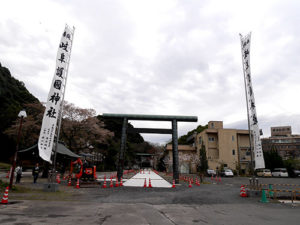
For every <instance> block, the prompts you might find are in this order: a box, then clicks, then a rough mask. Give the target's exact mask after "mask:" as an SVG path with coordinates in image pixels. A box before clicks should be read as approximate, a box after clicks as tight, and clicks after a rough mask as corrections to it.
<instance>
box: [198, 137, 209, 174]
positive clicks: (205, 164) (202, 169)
mask: <svg viewBox="0 0 300 225" xmlns="http://www.w3.org/2000/svg"><path fill="white" fill-rule="evenodd" d="M207 169H208V161H207V157H206V150H205V145H204V144H203V142H202V145H201V149H200V167H199V170H200V172H206V170H207Z"/></svg>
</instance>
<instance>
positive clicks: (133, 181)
mask: <svg viewBox="0 0 300 225" xmlns="http://www.w3.org/2000/svg"><path fill="white" fill-rule="evenodd" d="M145 178H146V183H147V187H148V185H149V178H150V179H151V185H152V187H162V188H171V187H172V185H171V184H170V183H169V182H168V181H166V180H165V179H163V178H162V177H161V176H159V175H158V174H156V173H154V172H153V171H152V170H141V172H139V173H137V174H136V175H134V176H133V177H132V178H130V179H129V180H127V181H126V182H124V186H126V187H144V183H145Z"/></svg>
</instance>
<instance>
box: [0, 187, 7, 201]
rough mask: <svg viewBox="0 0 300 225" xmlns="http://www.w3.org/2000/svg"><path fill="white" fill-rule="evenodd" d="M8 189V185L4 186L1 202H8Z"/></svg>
mask: <svg viewBox="0 0 300 225" xmlns="http://www.w3.org/2000/svg"><path fill="white" fill-rule="evenodd" d="M8 190H9V187H6V189H5V192H4V195H3V198H2V200H1V204H7V203H8Z"/></svg>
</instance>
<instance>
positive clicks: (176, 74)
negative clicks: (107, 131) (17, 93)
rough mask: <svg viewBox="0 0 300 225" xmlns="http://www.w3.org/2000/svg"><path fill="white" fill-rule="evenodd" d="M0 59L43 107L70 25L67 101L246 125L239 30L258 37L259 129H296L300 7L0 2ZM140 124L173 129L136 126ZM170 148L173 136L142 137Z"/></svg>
mask: <svg viewBox="0 0 300 225" xmlns="http://www.w3.org/2000/svg"><path fill="white" fill-rule="evenodd" d="M0 5H1V13H0V62H1V63H2V66H5V67H7V68H9V69H10V71H11V73H12V75H13V76H14V77H16V78H17V79H19V80H21V81H23V82H24V83H25V85H26V87H27V88H28V89H29V91H30V92H31V93H32V94H33V95H35V96H36V97H37V98H39V100H40V101H42V102H45V101H46V99H47V96H48V91H49V88H50V84H51V81H52V78H53V75H54V71H55V60H56V53H57V49H58V45H59V41H60V38H61V34H62V32H63V29H64V26H65V23H67V24H68V25H70V26H74V27H75V28H76V29H75V35H74V42H73V49H72V55H71V62H70V68H69V76H68V84H67V89H66V97H65V99H66V100H67V101H69V102H72V103H74V104H75V105H77V106H79V107H83V108H93V109H95V110H96V111H97V113H98V114H102V113H133V114H158V115H160V114H161V115H188V116H198V123H180V124H179V135H182V134H184V133H185V132H187V131H188V130H191V129H193V128H195V127H196V126H197V125H199V124H202V125H205V124H207V122H208V121H210V120H222V121H224V125H225V127H227V128H244V129H247V111H246V101H245V90H244V81H243V71H242V59H241V49H240V38H239V33H241V34H243V35H246V34H247V33H248V32H250V31H251V32H252V39H251V40H252V42H251V54H250V55H251V63H250V64H251V71H252V82H253V83H252V84H253V89H254V95H255V100H256V110H257V115H258V122H259V125H260V128H262V129H263V131H264V136H265V137H266V136H268V135H269V134H270V126H280V125H291V126H292V129H293V133H300V123H299V118H300V101H299V97H300V95H299V90H300V82H299V81H300V78H299V72H300V63H299V62H300V61H299V58H300V57H299V53H300V36H299V35H300V26H299V22H300V13H299V12H300V1H297V0H295V1H289V0H282V1H276V0H270V1H267V0H265V1H261V0H258V1H254V0H251V1H242V0H236V1H234V0H226V1H224V0H219V1H218V0H209V1H205V0H194V1H193V0H185V1H171V0H170V1H169V0H164V1H163V0H158V1H155V0H149V1H143V0H124V1H114V0H98V1H96V0H95V1H92V0H89V1H80V0H72V1H70V0H68V1H67V0H65V1H63V0H57V1H55V0H53V1H51V0H43V1H40V0H36V1H33V0H26V1H22V0H19V1H16V0H9V1H7V0H0ZM133 124H134V125H135V126H136V127H165V128H169V127H171V125H170V124H169V123H153V122H152V123H149V122H147V123H145V122H139V123H137V122H133ZM143 136H144V137H145V139H146V140H148V141H152V142H160V143H164V142H165V141H167V140H169V139H170V138H171V137H170V136H168V135H143Z"/></svg>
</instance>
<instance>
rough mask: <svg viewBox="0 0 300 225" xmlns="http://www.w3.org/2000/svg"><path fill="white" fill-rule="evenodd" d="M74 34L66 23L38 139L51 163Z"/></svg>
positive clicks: (41, 152)
mask: <svg viewBox="0 0 300 225" xmlns="http://www.w3.org/2000/svg"><path fill="white" fill-rule="evenodd" d="M73 34H74V30H73V29H70V28H69V26H67V25H66V27H65V30H64V32H63V34H62V38H61V41H60V44H59V48H58V52H57V57H56V68H55V73H54V77H53V80H52V84H51V87H50V91H49V94H48V98H47V102H46V109H45V113H44V117H43V122H42V127H41V132H40V136H39V141H38V148H39V155H40V157H41V158H42V159H43V160H45V161H48V162H50V163H51V162H52V161H51V153H52V147H53V141H54V136H55V132H56V125H57V119H58V115H59V111H60V109H61V103H62V99H63V96H64V94H65V84H66V79H67V70H68V64H69V61H70V54H71V47H72V41H73Z"/></svg>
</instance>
